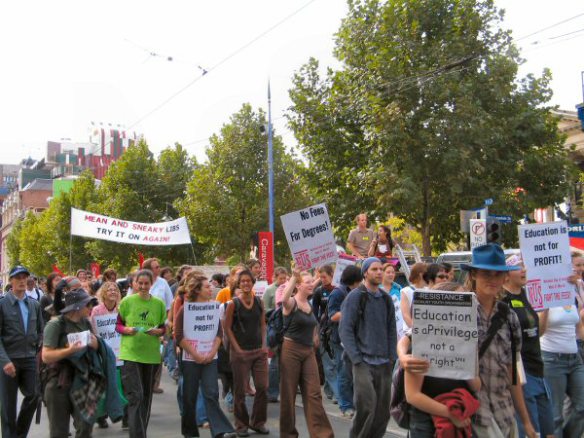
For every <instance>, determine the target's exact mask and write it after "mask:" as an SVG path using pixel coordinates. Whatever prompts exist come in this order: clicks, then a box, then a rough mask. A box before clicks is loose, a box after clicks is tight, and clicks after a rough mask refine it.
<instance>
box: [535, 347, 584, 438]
mask: <svg viewBox="0 0 584 438" xmlns="http://www.w3.org/2000/svg"><path fill="white" fill-rule="evenodd" d="M542 356H543V362H544V365H545V367H544V373H545V379H546V380H547V382H548V384H549V385H550V389H551V392H552V405H553V412H554V426H555V436H556V438H567V437H569V438H571V437H580V436H582V433H584V364H583V363H582V358H581V357H580V355H579V354H578V353H573V354H566V353H551V352H548V351H542ZM566 395H567V396H568V397H570V401H571V403H572V412H571V414H570V416H569V417H568V418H564V416H563V407H564V398H565V397H566Z"/></svg>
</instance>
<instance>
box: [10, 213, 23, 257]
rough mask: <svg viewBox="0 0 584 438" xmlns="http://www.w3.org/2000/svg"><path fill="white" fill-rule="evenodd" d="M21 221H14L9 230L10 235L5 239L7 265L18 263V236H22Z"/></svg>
mask: <svg viewBox="0 0 584 438" xmlns="http://www.w3.org/2000/svg"><path fill="white" fill-rule="evenodd" d="M23 225H24V224H23V219H20V218H19V219H16V220H15V221H14V224H13V225H12V229H11V230H10V234H9V235H8V237H7V238H6V253H7V255H8V263H9V265H10V266H14V265H16V264H18V263H21V261H20V236H21V235H22V227H23Z"/></svg>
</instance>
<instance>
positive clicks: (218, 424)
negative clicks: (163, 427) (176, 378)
mask: <svg viewBox="0 0 584 438" xmlns="http://www.w3.org/2000/svg"><path fill="white" fill-rule="evenodd" d="M182 374H183V385H184V388H183V410H184V411H183V415H182V417H181V431H182V434H183V435H184V436H187V437H194V436H199V430H198V427H197V418H196V417H195V416H194V415H192V412H195V411H196V405H197V399H198V398H200V397H199V395H200V393H199V388H200V389H201V390H202V394H203V399H204V404H205V409H206V411H207V415H208V421H209V426H210V428H211V436H213V437H215V436H217V435H221V434H223V433H229V432H233V431H234V429H233V426H232V425H231V423H230V422H229V420H228V418H227V417H226V416H225V414H224V413H223V411H222V410H221V407H220V406H219V385H218V384H217V379H218V376H217V361H213V362H211V363H208V364H204V365H203V364H198V363H195V362H187V361H183V362H182Z"/></svg>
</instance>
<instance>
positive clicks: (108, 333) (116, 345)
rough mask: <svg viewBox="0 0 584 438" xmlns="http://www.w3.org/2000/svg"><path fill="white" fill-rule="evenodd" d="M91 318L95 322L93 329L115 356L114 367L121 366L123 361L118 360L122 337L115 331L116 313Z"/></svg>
mask: <svg viewBox="0 0 584 438" xmlns="http://www.w3.org/2000/svg"><path fill="white" fill-rule="evenodd" d="M92 318H93V320H94V322H95V329H96V331H97V334H98V335H99V337H100V338H101V339H103V340H104V341H105V342H106V343H107V344H108V345H109V346H110V348H111V349H112V350H113V351H114V354H115V356H116V366H118V367H119V366H122V365H123V364H124V361H123V360H120V359H119V357H120V344H121V341H122V335H120V334H119V333H118V332H117V331H116V322H117V319H118V314H117V312H116V313H108V314H106V315H99V316H93V317H92Z"/></svg>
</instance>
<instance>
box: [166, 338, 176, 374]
mask: <svg viewBox="0 0 584 438" xmlns="http://www.w3.org/2000/svg"><path fill="white" fill-rule="evenodd" d="M164 363H165V364H166V368H167V369H168V373H169V374H170V375H171V376H172V373H173V372H174V370H175V369H176V366H177V363H176V350H175V348H174V339H172V336H171V337H170V338H169V339H168V341H167V343H166V347H165V352H164Z"/></svg>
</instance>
